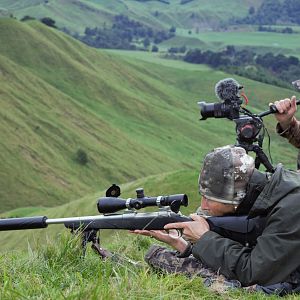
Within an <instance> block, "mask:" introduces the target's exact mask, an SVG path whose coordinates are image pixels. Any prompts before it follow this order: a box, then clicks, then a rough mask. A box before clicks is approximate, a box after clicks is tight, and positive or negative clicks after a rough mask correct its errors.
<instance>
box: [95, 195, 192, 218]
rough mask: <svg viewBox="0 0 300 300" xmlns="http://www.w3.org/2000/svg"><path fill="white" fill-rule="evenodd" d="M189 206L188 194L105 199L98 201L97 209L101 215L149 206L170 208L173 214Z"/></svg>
mask: <svg viewBox="0 0 300 300" xmlns="http://www.w3.org/2000/svg"><path fill="white" fill-rule="evenodd" d="M181 205H183V206H187V205H188V196H187V195H186V194H177V195H168V196H158V197H138V198H135V199H132V198H128V199H122V198H116V197H103V198H100V199H98V202H97V208H98V211H99V212H100V213H103V214H108V213H114V212H117V211H118V210H121V209H126V208H127V209H141V208H144V207H149V206H158V207H163V206H169V207H170V209H171V210H172V211H173V212H176V213H177V212H178V211H179V209H180V206H181Z"/></svg>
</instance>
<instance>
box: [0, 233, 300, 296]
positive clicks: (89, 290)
mask: <svg viewBox="0 0 300 300" xmlns="http://www.w3.org/2000/svg"><path fill="white" fill-rule="evenodd" d="M149 245H150V239H149V238H140V237H135V238H134V239H126V240H124V237H123V236H122V235H119V236H118V238H117V239H115V242H114V243H112V244H111V245H110V247H111V250H114V251H115V252H117V253H122V256H121V260H120V259H119V261H118V262H116V261H114V260H107V261H101V260H100V259H99V257H98V256H96V255H95V254H94V253H92V252H91V251H88V253H87V255H86V257H85V259H82V258H81V257H80V252H81V249H80V246H79V243H78V240H77V239H76V238H70V237H69V236H66V235H65V234H62V235H61V236H60V237H58V238H57V239H56V241H48V242H47V243H46V244H45V245H40V246H39V248H38V250H36V251H32V250H31V249H30V248H29V250H28V252H27V253H20V252H18V251H15V252H13V253H9V254H5V255H2V256H1V259H0V266H1V272H0V278H1V281H0V282H1V292H0V297H1V299H3V300H4V299H9V300H11V299H41V298H42V299H277V298H276V297H270V296H269V297H267V296H264V295H263V294H258V293H254V294H248V293H247V292H244V291H242V290H235V291H228V292H227V293H225V294H221V295H220V294H216V293H212V292H211V291H209V290H208V289H207V288H205V287H204V285H203V282H202V279H201V278H199V277H192V278H186V277H184V276H183V275H172V274H169V275H163V274H158V273H156V272H154V271H153V270H152V269H150V268H149V267H148V266H147V265H146V264H145V263H144V262H143V254H144V253H145V251H146V249H147V248H148V247H149ZM125 257H130V258H131V259H133V260H135V261H136V262H138V263H139V265H138V266H134V265H132V264H131V263H129V262H127V261H126V259H124V258H125ZM285 299H297V297H296V296H289V297H286V298H285Z"/></svg>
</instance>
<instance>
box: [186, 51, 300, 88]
mask: <svg viewBox="0 0 300 300" xmlns="http://www.w3.org/2000/svg"><path fill="white" fill-rule="evenodd" d="M183 60H184V61H186V62H190V63H196V64H207V65H209V66H211V67H213V68H217V69H221V70H224V71H226V72H229V73H234V74H238V75H241V76H245V77H248V78H251V79H254V80H257V81H261V82H265V83H270V84H274V85H277V86H282V87H288V86H289V84H290V82H291V81H294V80H295V78H299V77H300V62H299V59H298V58H297V57H295V56H285V55H282V54H277V55H275V54H273V53H271V52H269V53H266V54H257V53H255V52H254V51H253V50H249V49H243V50H236V49H235V47H234V46H227V47H226V49H225V50H224V51H220V52H213V51H210V50H208V51H201V50H200V49H193V50H189V51H188V52H187V53H186V54H185V55H184V57H183Z"/></svg>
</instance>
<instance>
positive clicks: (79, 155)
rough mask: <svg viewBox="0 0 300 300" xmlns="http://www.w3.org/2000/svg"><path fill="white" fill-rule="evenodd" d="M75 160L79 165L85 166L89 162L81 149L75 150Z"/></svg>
mask: <svg viewBox="0 0 300 300" xmlns="http://www.w3.org/2000/svg"><path fill="white" fill-rule="evenodd" d="M75 160H76V161H77V162H78V163H79V164H81V165H86V164H87V163H88V161H89V159H88V155H87V153H86V152H85V151H84V150H82V149H78V150H77V152H76V157H75Z"/></svg>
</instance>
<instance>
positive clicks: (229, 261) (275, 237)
mask: <svg viewBox="0 0 300 300" xmlns="http://www.w3.org/2000/svg"><path fill="white" fill-rule="evenodd" d="M256 172H258V171H256ZM250 181H251V180H250ZM249 215H251V216H257V215H266V216H267V223H266V227H265V229H264V231H263V233H262V235H261V236H260V237H259V238H258V239H257V244H256V246H255V247H254V248H248V247H245V246H243V245H241V244H240V243H238V242H235V241H232V240H230V239H228V238H224V237H222V236H221V235H219V234H217V233H215V232H212V231H208V232H206V233H205V234H204V235H203V236H202V237H201V238H200V239H199V240H198V241H197V243H195V245H194V247H193V255H194V256H195V257H196V258H198V259H200V260H201V261H202V262H203V263H205V264H206V265H208V266H209V267H211V268H212V269H214V270H218V271H219V272H220V273H221V274H223V275H225V276H226V277H227V278H229V279H237V280H239V281H240V282H241V283H242V285H243V286H249V285H252V284H260V285H270V284H275V283H279V282H283V281H289V278H290V275H291V274H292V273H293V272H296V273H297V271H300V173H297V172H294V171H289V170H285V169H284V168H282V166H281V165H278V166H277V168H276V171H275V173H274V174H273V175H272V176H271V178H270V179H269V180H268V182H267V184H266V185H265V187H264V188H263V190H262V192H261V193H260V194H259V196H258V198H257V199H256V201H255V203H254V205H253V206H252V208H251V211H250V213H249ZM297 269H298V270H297Z"/></svg>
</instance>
